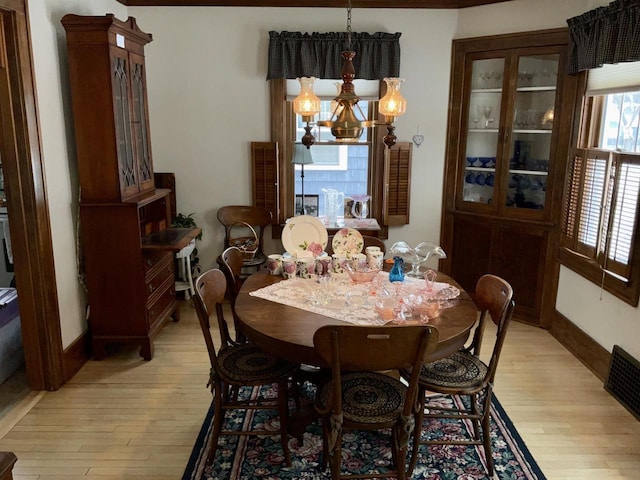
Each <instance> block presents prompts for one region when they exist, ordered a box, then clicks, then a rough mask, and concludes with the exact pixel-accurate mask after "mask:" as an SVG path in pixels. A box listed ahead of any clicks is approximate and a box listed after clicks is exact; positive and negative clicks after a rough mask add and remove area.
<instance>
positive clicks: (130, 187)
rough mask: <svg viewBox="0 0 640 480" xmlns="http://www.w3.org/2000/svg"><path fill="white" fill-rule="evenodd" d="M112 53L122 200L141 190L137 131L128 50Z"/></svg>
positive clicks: (114, 49)
mask: <svg viewBox="0 0 640 480" xmlns="http://www.w3.org/2000/svg"><path fill="white" fill-rule="evenodd" d="M111 52H112V57H111V74H112V82H113V114H114V120H115V127H116V132H115V134H116V139H115V140H116V143H117V153H118V169H119V172H120V193H121V196H122V198H126V197H129V196H132V195H135V194H136V193H138V192H139V191H140V188H139V185H138V166H137V165H136V162H135V157H134V153H133V131H132V130H131V98H130V91H129V90H130V83H129V57H128V54H127V52H126V50H121V49H118V48H112V49H111Z"/></svg>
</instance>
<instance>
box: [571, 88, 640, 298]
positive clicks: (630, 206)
mask: <svg viewBox="0 0 640 480" xmlns="http://www.w3.org/2000/svg"><path fill="white" fill-rule="evenodd" d="M618 88H619V89H618V90H616V89H615V88H614V89H607V90H606V91H605V92H602V91H601V90H600V91H598V90H597V89H595V88H594V87H593V86H592V85H591V88H589V87H588V90H587V94H586V96H585V98H584V101H583V107H582V112H581V120H582V121H581V129H580V130H581V131H580V132H579V134H578V137H579V141H578V147H577V148H575V149H574V150H573V152H572V154H571V156H570V158H569V169H568V175H567V179H566V188H565V192H566V193H565V195H566V196H565V208H564V214H563V219H562V237H561V249H560V260H561V262H562V263H563V264H564V265H566V266H568V267H570V268H572V269H573V270H575V271H577V272H578V273H580V274H581V275H583V276H585V277H586V278H588V279H590V280H592V281H593V282H595V283H597V284H598V285H602V287H603V288H605V289H606V290H607V291H609V292H611V293H612V294H614V295H616V296H618V297H619V298H621V299H623V300H625V301H626V302H627V303H630V304H631V305H634V306H637V305H638V298H639V296H640V227H639V224H640V222H639V218H638V217H639V207H638V202H639V200H640V141H639V139H638V130H639V122H640V115H639V114H640V88H637V89H633V90H629V89H628V88H624V89H620V87H618Z"/></svg>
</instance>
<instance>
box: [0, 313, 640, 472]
mask: <svg viewBox="0 0 640 480" xmlns="http://www.w3.org/2000/svg"><path fill="white" fill-rule="evenodd" d="M181 309H182V318H181V321H180V322H179V323H170V324H168V325H166V326H165V328H164V329H163V330H162V331H161V332H160V334H159V336H158V337H157V339H156V342H155V357H154V358H153V360H152V361H150V362H145V361H144V360H142V359H141V358H140V357H139V356H138V354H137V349H136V348H134V347H122V348H120V349H119V351H118V352H117V353H116V354H113V355H110V356H109V357H108V358H107V359H105V360H103V361H100V362H96V361H90V362H88V363H87V364H86V365H85V366H84V367H83V368H82V369H81V371H80V372H79V373H78V374H77V375H76V376H75V377H74V378H73V379H72V381H71V382H69V383H68V384H66V385H65V386H64V387H63V388H61V389H60V390H58V391H56V392H34V393H33V394H32V395H30V396H29V397H27V398H26V399H25V400H24V401H23V402H22V403H21V404H19V405H18V406H17V407H16V408H14V409H13V410H12V412H10V414H9V415H5V417H4V418H2V419H0V451H13V452H14V453H15V454H16V455H17V457H18V462H17V463H16V466H15V469H14V478H15V480H62V479H64V480H112V479H136V480H145V479H149V480H151V479H153V480H165V479H166V480H169V479H171V480H178V479H180V478H181V476H182V473H183V471H184V467H185V465H186V463H187V459H188V457H189V454H190V452H191V448H192V446H193V444H194V442H195V438H196V436H197V434H198V431H199V429H200V426H201V424H202V421H203V418H204V415H205V413H206V412H207V409H208V407H209V404H210V401H211V394H210V392H209V390H208V389H207V388H206V387H205V385H206V383H207V378H208V372H209V365H208V357H207V354H206V349H205V346H204V344H203V342H202V340H201V333H200V330H199V326H198V323H197V319H196V317H195V311H194V309H193V308H192V307H191V306H190V305H189V304H188V303H186V302H183V304H182V306H181ZM491 337H492V335H491V330H489V331H488V332H487V334H486V335H485V340H486V341H489V340H490V339H491ZM488 352H489V348H486V349H485V352H484V353H485V354H487V353H488ZM496 395H497V397H498V399H499V400H500V402H501V403H502V405H503V406H504V408H505V410H506V411H507V413H508V414H509V416H510V418H511V419H512V420H513V422H514V423H515V425H516V428H517V429H518V431H519V432H520V434H521V435H522V437H523V438H524V440H525V442H526V444H527V446H528V447H529V449H530V450H531V452H532V454H533V456H534V458H535V459H536V460H537V461H538V463H539V465H540V467H541V469H542V471H543V472H544V473H545V475H546V476H547V478H549V479H550V480H561V479H570V480H577V479H595V478H597V479H599V480H613V479H636V478H638V472H639V471H640V422H638V421H637V420H636V419H635V418H634V417H633V416H632V415H631V414H630V413H628V412H627V411H626V410H625V409H624V407H622V406H621V405H620V404H619V403H618V402H617V401H616V400H615V399H614V398H613V397H611V396H610V395H609V394H608V393H607V392H605V391H604V389H603V386H602V382H600V381H599V380H598V379H597V378H596V377H595V376H594V375H593V374H591V372H590V371H589V370H588V369H587V368H586V367H584V366H583V365H582V364H581V363H580V362H579V361H578V360H576V359H575V358H574V357H573V356H572V355H571V354H570V353H569V352H567V351H566V350H565V349H564V347H562V346H561V345H560V344H559V343H558V342H557V341H556V340H555V339H554V338H553V337H551V335H550V334H549V333H548V332H547V331H545V330H541V329H538V328H535V327H531V326H528V325H525V324H522V323H518V322H514V323H513V324H512V326H511V329H510V331H509V333H508V335H507V341H506V345H505V347H504V350H503V356H502V358H501V365H500V367H499V368H498V374H497V379H496Z"/></svg>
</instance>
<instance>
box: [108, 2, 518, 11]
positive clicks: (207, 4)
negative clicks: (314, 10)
mask: <svg viewBox="0 0 640 480" xmlns="http://www.w3.org/2000/svg"><path fill="white" fill-rule="evenodd" d="M117 1H118V2H120V3H122V4H123V5H126V6H128V7H269V8H277V7H307V8H309V7H322V8H346V1H345V0H117ZM507 1H510V0H404V1H402V2H399V1H398V0H352V1H351V4H352V7H354V8H396V9H397V8H467V7H477V6H479V5H488V4H491V3H501V2H507Z"/></svg>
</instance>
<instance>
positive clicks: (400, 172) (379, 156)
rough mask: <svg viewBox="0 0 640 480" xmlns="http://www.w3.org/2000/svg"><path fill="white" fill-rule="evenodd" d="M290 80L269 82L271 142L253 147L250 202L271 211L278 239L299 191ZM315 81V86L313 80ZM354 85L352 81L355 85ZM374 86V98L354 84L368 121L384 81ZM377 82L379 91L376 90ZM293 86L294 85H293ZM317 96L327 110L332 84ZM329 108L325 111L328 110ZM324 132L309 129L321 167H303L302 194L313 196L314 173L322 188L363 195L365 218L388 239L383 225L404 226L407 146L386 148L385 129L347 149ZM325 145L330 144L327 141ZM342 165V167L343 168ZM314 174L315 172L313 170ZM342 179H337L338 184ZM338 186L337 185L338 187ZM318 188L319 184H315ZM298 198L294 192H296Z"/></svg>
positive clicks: (297, 126)
mask: <svg viewBox="0 0 640 480" xmlns="http://www.w3.org/2000/svg"><path fill="white" fill-rule="evenodd" d="M287 82H290V81H289V80H285V79H281V78H277V79H273V80H270V81H269V87H270V91H271V95H270V98H271V119H272V122H271V133H272V135H271V142H252V144H251V155H252V171H253V202H254V204H256V205H260V206H264V207H265V208H268V209H269V210H271V211H272V212H273V218H274V227H276V228H274V229H272V232H273V235H274V236H275V237H276V238H277V237H278V236H279V232H280V229H279V228H278V226H282V225H283V224H284V223H285V221H286V220H287V219H288V218H290V217H292V216H294V214H295V195H296V193H297V192H301V190H302V189H301V179H300V174H301V173H302V169H301V166H298V165H293V164H292V163H291V158H292V151H293V145H294V143H295V141H296V140H299V139H300V136H301V135H302V132H304V128H303V127H304V125H303V124H302V123H301V121H300V119H297V118H296V115H295V113H294V112H293V108H292V101H291V100H293V98H295V96H296V95H297V93H296V92H292V91H290V90H289V89H288V87H287ZM316 82H317V81H316ZM356 82H358V80H356V81H355V82H354V83H356ZM368 83H369V84H371V85H373V86H375V89H374V91H375V97H372V96H371V95H370V94H368V93H367V89H366V88H362V87H361V86H360V85H358V84H357V83H356V85H355V89H356V92H357V93H358V95H359V96H360V97H361V100H360V102H359V103H361V108H362V109H363V111H365V112H366V115H367V116H368V118H369V119H370V120H372V119H374V115H375V112H377V99H378V97H379V95H378V92H379V91H380V94H384V82H379V81H374V82H368ZM381 83H382V84H383V86H382V87H381ZM295 84H298V82H295ZM315 87H316V85H315V84H314V90H316V95H318V96H320V97H321V98H323V99H325V101H326V103H325V105H324V107H323V108H324V109H325V110H326V111H327V112H328V111H329V110H330V103H331V99H332V97H333V96H335V91H336V87H335V86H334V85H331V88H332V89H331V93H329V94H328V95H321V94H320V93H319V91H318V90H317V89H316V88H315ZM327 107H328V108H327ZM323 130H326V131H325V132H322V131H318V127H317V126H315V127H314V131H313V134H314V136H315V137H316V143H315V144H314V145H313V146H312V147H311V149H312V155H313V161H314V163H316V158H317V160H318V163H320V164H322V165H305V167H304V191H305V196H306V195H307V194H313V193H314V191H312V190H311V188H312V185H311V180H310V178H312V176H313V175H315V174H317V175H318V176H320V177H323V180H321V181H320V183H321V184H322V187H324V188H335V189H337V190H340V191H343V192H345V193H346V194H350V193H353V194H355V193H366V194H369V195H371V201H370V216H371V217H373V218H376V219H377V220H378V223H379V224H380V226H381V230H380V231H379V232H378V236H379V237H381V238H387V235H388V226H390V225H405V224H407V223H409V210H410V208H409V207H410V205H409V198H410V189H409V185H410V183H411V181H410V175H411V149H412V143H411V142H398V143H397V144H396V145H395V146H394V147H392V148H391V149H386V148H385V146H384V144H383V142H382V138H383V136H384V135H385V134H386V130H385V129H384V128H371V129H367V131H366V132H365V133H363V136H362V140H363V141H361V142H358V143H350V144H340V145H338V144H336V143H324V142H327V137H326V135H328V134H330V131H329V129H323ZM329 142H330V140H329ZM345 162H346V163H345ZM316 168H317V169H318V170H314V169H316ZM340 176H342V180H340ZM341 181H342V182H343V183H339V182H341ZM320 183H319V184H320ZM298 194H299V193H298ZM323 201H324V198H323V196H322V194H321V193H320V197H319V202H320V205H319V213H320V215H323V214H324V209H323V208H324V207H323V205H322V203H323Z"/></svg>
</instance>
